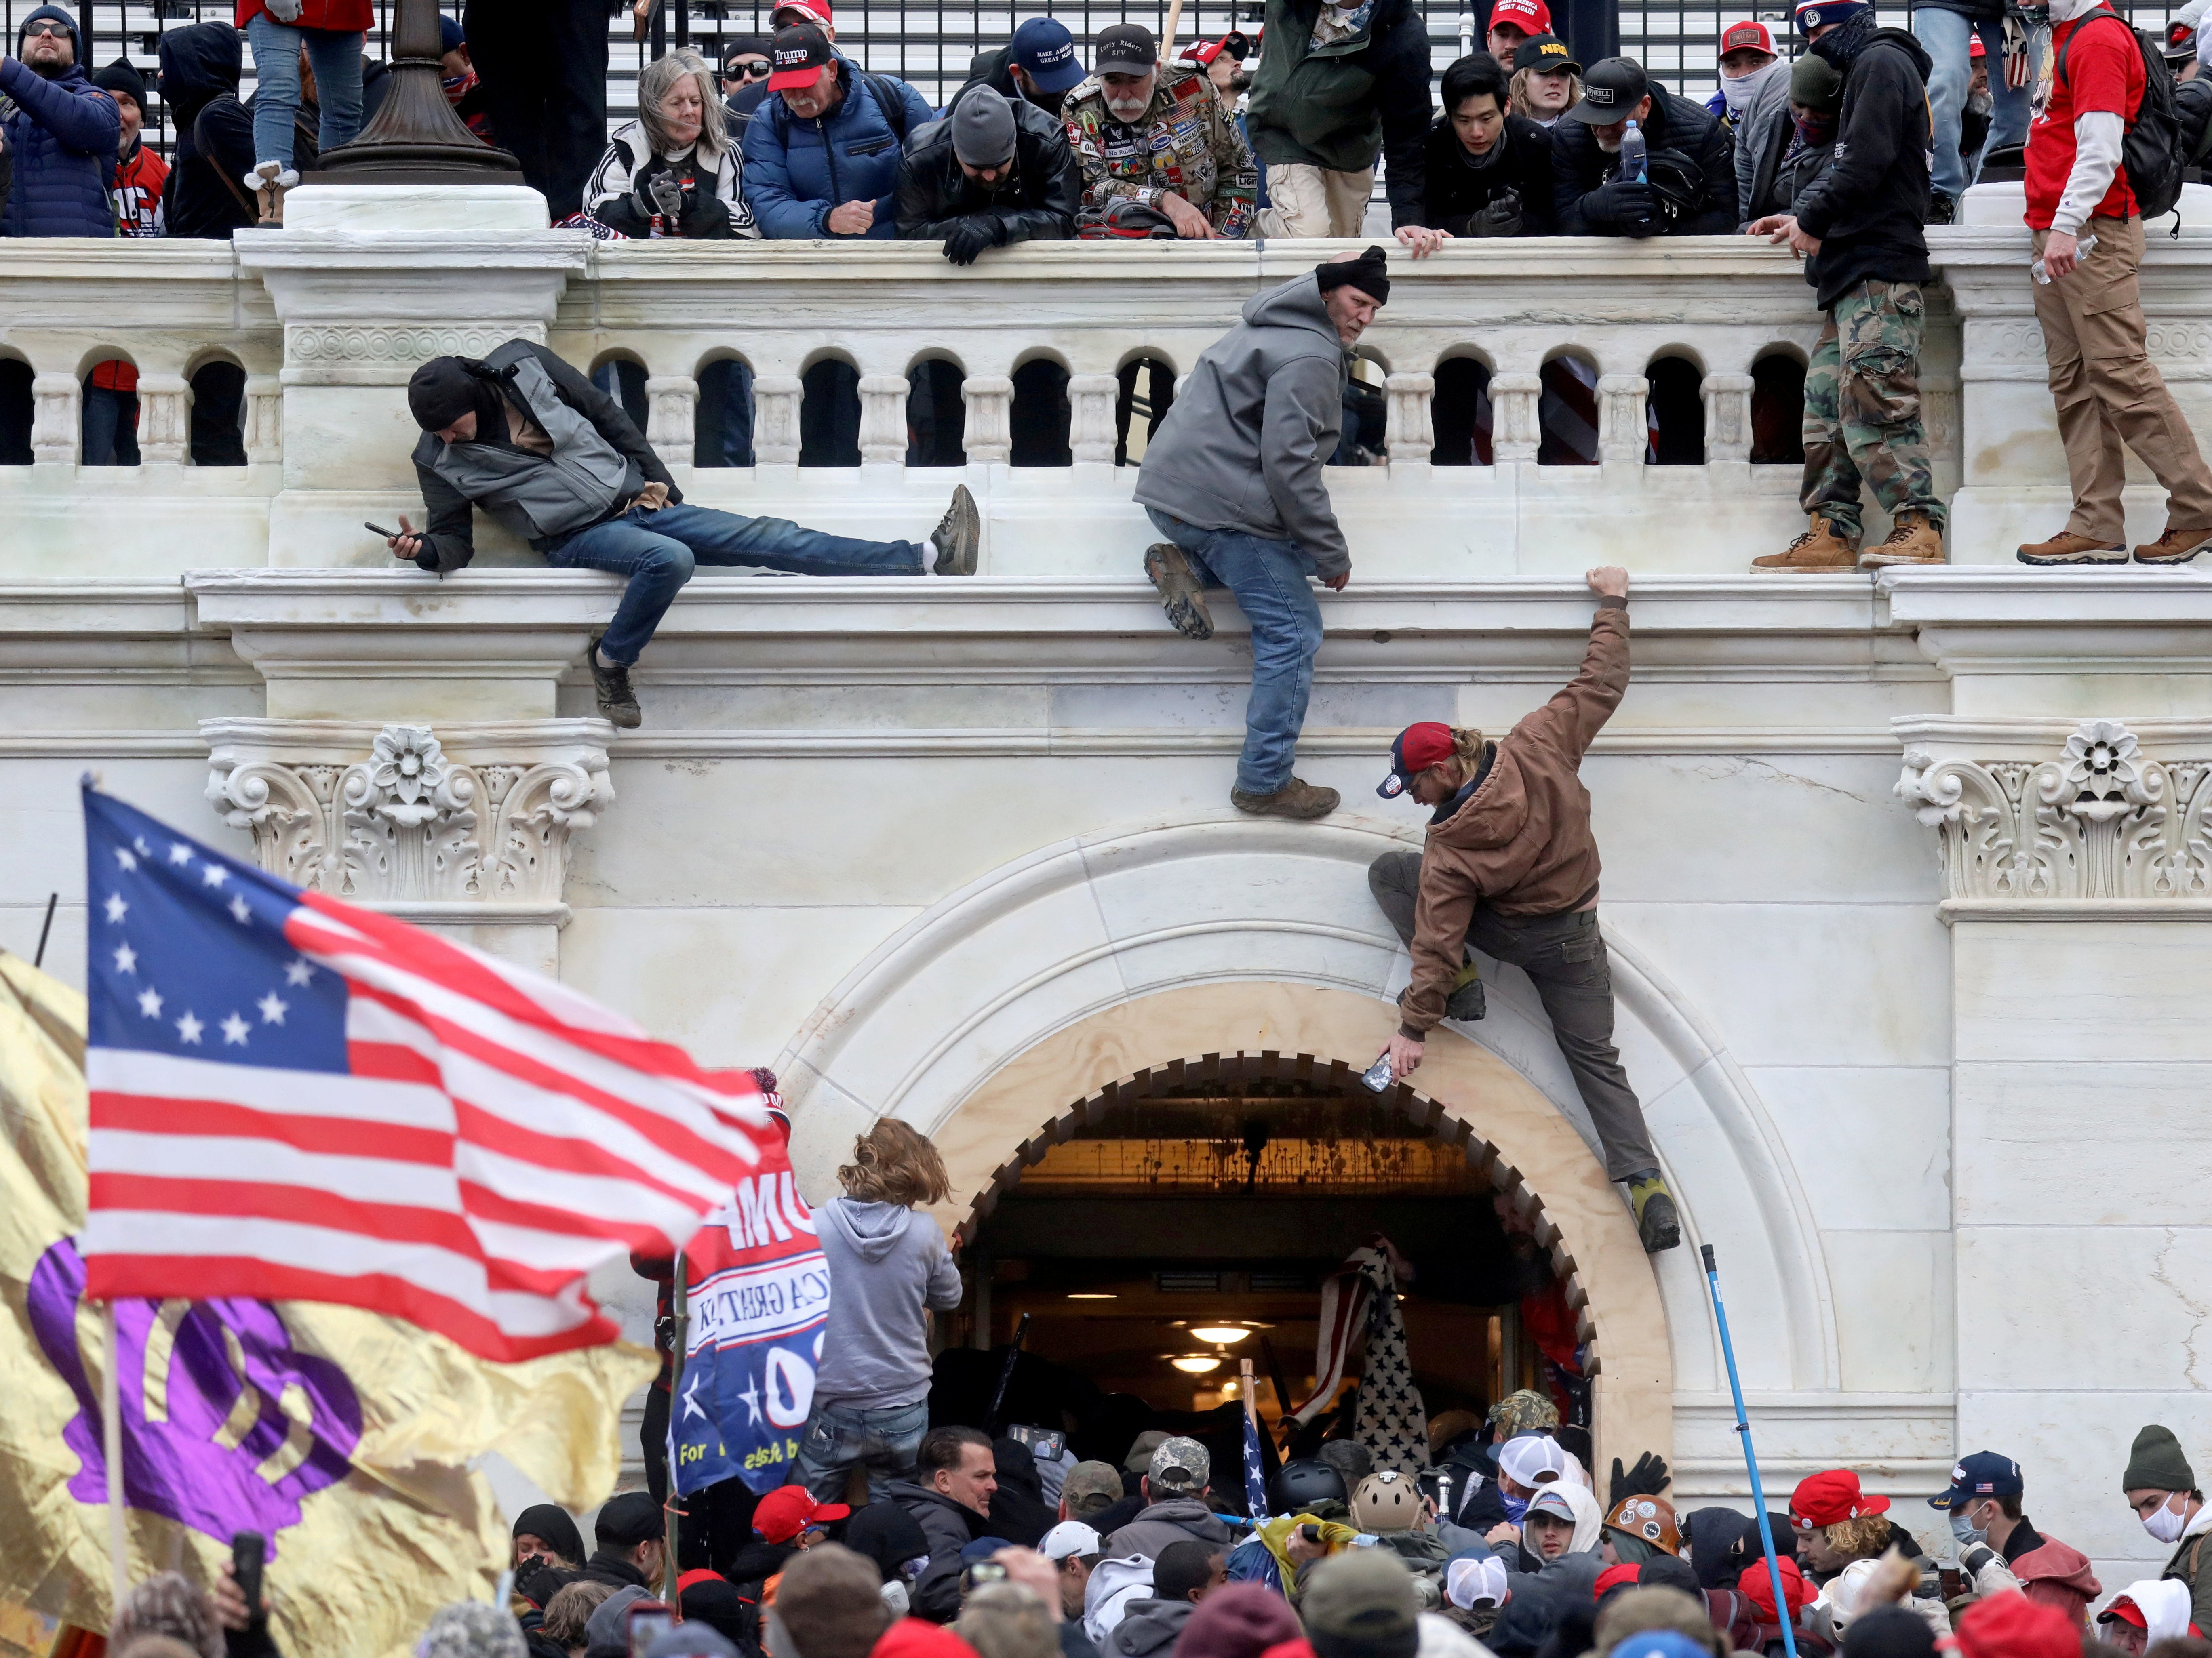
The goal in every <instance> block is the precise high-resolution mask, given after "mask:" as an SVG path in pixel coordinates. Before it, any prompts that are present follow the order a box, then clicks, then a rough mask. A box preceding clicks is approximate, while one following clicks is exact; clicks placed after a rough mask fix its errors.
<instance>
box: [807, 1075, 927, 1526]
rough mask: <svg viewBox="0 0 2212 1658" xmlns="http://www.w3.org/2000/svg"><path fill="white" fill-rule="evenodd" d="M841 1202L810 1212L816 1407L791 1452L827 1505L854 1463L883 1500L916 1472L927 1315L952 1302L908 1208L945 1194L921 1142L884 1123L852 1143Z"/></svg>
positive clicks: (918, 1219) (923, 1228) (922, 1221)
mask: <svg viewBox="0 0 2212 1658" xmlns="http://www.w3.org/2000/svg"><path fill="white" fill-rule="evenodd" d="M837 1181H838V1184H839V1185H841V1186H842V1187H844V1195H842V1197H836V1198H832V1199H830V1200H829V1202H828V1203H825V1204H823V1206H821V1207H820V1208H819V1209H817V1210H816V1211H815V1212H814V1219H815V1224H816V1227H817V1230H818V1236H819V1238H820V1240H821V1244H822V1254H823V1258H824V1259H825V1260H827V1261H828V1262H829V1325H828V1327H827V1328H826V1329H825V1330H824V1331H823V1339H822V1350H821V1351H822V1357H821V1363H820V1366H819V1368H818V1369H817V1370H816V1371H815V1376H814V1404H813V1408H812V1410H811V1412H810V1413H809V1414H808V1416H807V1418H806V1433H805V1437H804V1438H802V1439H801V1440H800V1441H799V1484H801V1485H805V1487H806V1488H807V1489H808V1490H809V1491H812V1492H813V1493H814V1495H815V1496H816V1497H820V1498H823V1500H825V1501H834V1500H836V1497H838V1496H839V1494H840V1493H842V1491H844V1489H845V1477H846V1475H847V1474H848V1473H849V1472H850V1471H851V1469H852V1468H853V1467H854V1464H856V1463H857V1464H859V1465H860V1466H861V1467H865V1468H866V1469H867V1471H868V1496H869V1500H870V1501H871V1502H878V1503H879V1502H881V1501H883V1500H884V1494H885V1492H886V1491H887V1489H888V1488H889V1486H890V1482H891V1481H892V1480H894V1479H900V1480H912V1479H915V1475H916V1472H917V1470H916V1464H915V1453H916V1452H917V1451H918V1450H919V1449H920V1448H921V1436H922V1435H923V1434H924V1433H926V1432H927V1431H928V1429H929V1374H930V1372H929V1315H930V1314H931V1313H932V1312H939V1313H948V1312H951V1310H952V1309H954V1308H955V1307H957V1306H958V1305H959V1304H960V1272H959V1269H958V1268H957V1266H954V1265H953V1260H952V1251H951V1248H949V1247H948V1246H947V1245H946V1243H945V1234H944V1233H943V1232H942V1231H941V1230H939V1228H938V1224H937V1223H936V1222H935V1221H933V1220H932V1219H931V1218H929V1217H928V1216H927V1215H922V1214H917V1213H915V1206H917V1205H920V1204H928V1203H942V1202H943V1201H944V1200H945V1194H946V1193H949V1192H950V1191H951V1189H952V1182H951V1179H950V1178H949V1177H948V1176H947V1175H946V1174H945V1159H944V1158H942V1157H939V1156H938V1154H937V1148H936V1147H935V1146H934V1145H931V1144H930V1143H929V1140H928V1139H927V1137H926V1136H924V1135H922V1134H921V1133H916V1132H915V1130H914V1129H912V1128H909V1127H907V1126H906V1124H904V1123H902V1122H900V1121H897V1120H896V1118H892V1117H885V1118H884V1119H882V1120H881V1121H878V1123H877V1124H876V1125H875V1126H874V1127H872V1128H871V1129H869V1130H868V1132H867V1133H865V1134H863V1135H861V1136H860V1138H859V1139H856V1140H854V1142H853V1161H852V1162H851V1163H848V1164H846V1165H845V1166H844V1167H843V1168H842V1169H839V1170H838V1171H837Z"/></svg>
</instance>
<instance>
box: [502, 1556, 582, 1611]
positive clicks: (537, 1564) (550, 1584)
mask: <svg viewBox="0 0 2212 1658" xmlns="http://www.w3.org/2000/svg"><path fill="white" fill-rule="evenodd" d="M581 1576H583V1574H582V1573H581V1572H574V1571H567V1570H562V1568H561V1567H559V1566H556V1565H555V1564H553V1563H552V1562H551V1561H550V1560H548V1559H547V1558H545V1557H544V1555H532V1557H531V1558H529V1559H527V1560H526V1561H524V1562H523V1563H522V1564H521V1565H520V1567H519V1568H518V1569H517V1570H516V1571H515V1574H514V1591H515V1593H516V1594H520V1596H521V1597H522V1598H523V1599H524V1600H527V1601H529V1602H530V1604H531V1605H532V1606H536V1607H537V1608H538V1610H539V1611H540V1612H543V1611H544V1609H545V1603H546V1602H547V1601H548V1600H551V1599H552V1598H553V1596H554V1594H555V1593H556V1592H557V1591H558V1590H560V1589H561V1588H564V1587H566V1586H567V1585H568V1584H570V1583H573V1582H577V1581H578V1580H579V1579H580V1578H581Z"/></svg>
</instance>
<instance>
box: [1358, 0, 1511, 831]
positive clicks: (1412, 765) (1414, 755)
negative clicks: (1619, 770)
mask: <svg viewBox="0 0 2212 1658" xmlns="http://www.w3.org/2000/svg"><path fill="white" fill-rule="evenodd" d="M1498 3H1499V4H1501V5H1503V4H1505V3H1507V0H1498ZM1451 756H1452V734H1451V727H1450V726H1445V725H1440V724H1439V723H1437V721H1436V720H1423V721H1422V722H1421V723H1420V724H1419V725H1418V726H1407V727H1406V729H1405V730H1403V731H1401V732H1399V733H1398V735H1397V737H1396V738H1395V739H1393V741H1392V742H1391V744H1390V774H1389V776H1388V777H1386V778H1384V779H1383V780H1382V781H1381V782H1379V783H1377V784H1376V786H1375V793H1377V794H1379V795H1381V796H1382V797H1383V799H1385V800H1395V799H1397V798H1398V797H1399V796H1400V795H1401V794H1403V793H1405V792H1406V791H1407V789H1409V788H1411V787H1412V786H1413V779H1414V777H1415V775H1416V774H1419V773H1421V772H1425V771H1426V770H1427V769H1428V768H1430V767H1431V766H1433V765H1435V764H1437V762H1440V761H1444V760H1449V759H1450V758H1451Z"/></svg>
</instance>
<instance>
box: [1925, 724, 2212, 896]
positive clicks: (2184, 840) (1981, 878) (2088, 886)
mask: <svg viewBox="0 0 2212 1658" xmlns="http://www.w3.org/2000/svg"><path fill="white" fill-rule="evenodd" d="M1897 793H1899V795H1901V796H1902V797H1904V798H1905V799H1906V800H1908V801H1911V802H1912V803H1913V804H1914V805H1915V807H1916V808H1917V816H1918V817H1919V819H1920V821H1921V822H1922V823H1928V824H1931V825H1933V826H1934V827H1935V828H1936V830H1937V832H1938V835H1939V837H1940V848H1941V850H1940V854H1939V855H1940V858H1941V863H1942V876H1943V896H1944V897H1945V898H1946V899H1951V900H1975V901H1984V902H1988V901H1999V902H2002V901H2038V900H2046V901H2066V900H2093V899H2118V900H2133V901H2138V902H2142V901H2150V902H2155V901H2158V900H2160V899H2182V898H2197V899H2202V898H2212V761H2204V760H2154V759H2152V758H2150V757H2149V756H2147V755H2145V754H2144V753H2143V751H2142V745H2141V744H2140V743H2138V742H2137V741H2136V734H2135V733H2134V732H2131V731H2130V730H2129V729H2128V728H2127V726H2125V725H2124V724H2122V723H2121V722H2120V721H2118V720H2085V721H2083V722H2082V724H2081V726H2079V727H2077V728H2076V729H2075V731H2074V732H2073V733H2072V734H2071V735H2069V737H2068V738H2066V741H2065V743H2064V745H2063V748H2062V749H2061V750H2060V751H2059V752H2058V753H2057V754H2056V755H2053V756H2050V757H2048V758H2045V759H2041V760H2030V759H2011V760H1987V761H1984V760H1973V759H1967V758H1962V757H1957V756H1946V757H1941V758H1939V757H1937V756H1935V755H1932V754H1930V753H1929V752H1928V751H1926V750H1922V749H1912V750H1907V751H1906V753H1905V770H1904V774H1903V775H1902V776H1901V777H1899V780H1898V783H1897Z"/></svg>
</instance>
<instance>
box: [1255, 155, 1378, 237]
mask: <svg viewBox="0 0 2212 1658" xmlns="http://www.w3.org/2000/svg"><path fill="white" fill-rule="evenodd" d="M1374 193H1375V169H1374V168H1373V167H1362V168H1360V169H1359V171H1358V172H1357V173H1332V172H1330V171H1329V170H1328V168H1327V167H1309V166H1307V165H1306V164H1305V163H1304V162H1303V161H1285V162H1282V163H1280V164H1279V165H1277V166H1273V167H1269V168H1268V169H1267V200H1268V201H1269V202H1270V203H1273V205H1272V206H1270V207H1269V208H1268V209H1267V211H1266V212H1265V213H1262V214H1261V216H1260V221H1259V223H1258V225H1257V226H1256V227H1255V234H1258V235H1261V236H1296V237H1315V236H1357V235H1358V234H1359V222H1360V221H1361V220H1362V219H1364V218H1365V217H1366V216H1367V198H1368V197H1370V196H1371V195H1373V194H1374Z"/></svg>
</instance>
